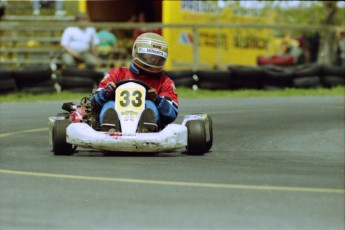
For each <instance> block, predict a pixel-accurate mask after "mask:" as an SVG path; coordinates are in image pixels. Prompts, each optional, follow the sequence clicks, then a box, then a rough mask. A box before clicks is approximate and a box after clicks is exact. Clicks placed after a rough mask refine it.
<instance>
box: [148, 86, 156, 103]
mask: <svg viewBox="0 0 345 230" xmlns="http://www.w3.org/2000/svg"><path fill="white" fill-rule="evenodd" d="M157 98H158V94H157V92H156V90H155V89H154V88H151V89H149V90H147V92H146V99H147V100H150V101H152V102H156V101H157Z"/></svg>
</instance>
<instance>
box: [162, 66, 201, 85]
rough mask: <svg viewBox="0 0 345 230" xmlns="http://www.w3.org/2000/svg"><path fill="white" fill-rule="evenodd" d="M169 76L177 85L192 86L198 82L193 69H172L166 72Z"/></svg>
mask: <svg viewBox="0 0 345 230" xmlns="http://www.w3.org/2000/svg"><path fill="white" fill-rule="evenodd" d="M166 74H167V76H168V77H170V79H171V80H173V82H174V84H175V86H176V87H179V86H184V87H192V86H193V85H194V84H196V82H197V81H196V79H195V78H193V75H194V71H193V70H171V71H167V72H166Z"/></svg>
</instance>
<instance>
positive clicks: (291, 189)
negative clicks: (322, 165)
mask: <svg viewBox="0 0 345 230" xmlns="http://www.w3.org/2000/svg"><path fill="white" fill-rule="evenodd" d="M0 174H11V175H21V176H36V177H49V178H59V179H70V180H89V181H106V182H114V183H131V184H146V185H165V186H182V187H199V188H218V189H243V190H266V191H283V192H317V193H340V194H344V193H345V190H344V189H332V188H330V189H327V188H304V187H283V186H261V185H236V184H214V183H198V182H182V181H163V180H143V179H129V178H112V177H92V176H77V175H66V174H55V173H39V172H27V171H16V170H6V169H0Z"/></svg>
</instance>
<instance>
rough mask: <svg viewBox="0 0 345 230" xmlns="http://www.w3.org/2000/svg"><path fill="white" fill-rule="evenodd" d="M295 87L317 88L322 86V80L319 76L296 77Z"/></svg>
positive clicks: (294, 80)
mask: <svg viewBox="0 0 345 230" xmlns="http://www.w3.org/2000/svg"><path fill="white" fill-rule="evenodd" d="M293 86H294V87H295V88H315V87H319V86H321V80H320V77H319V76H305V77H295V78H294V79H293Z"/></svg>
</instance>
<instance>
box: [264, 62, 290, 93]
mask: <svg viewBox="0 0 345 230" xmlns="http://www.w3.org/2000/svg"><path fill="white" fill-rule="evenodd" d="M262 69H263V71H264V77H263V85H264V88H265V89H270V88H291V87H293V79H294V72H293V70H292V69H291V68H290V67H281V66H272V65H268V66H263V67H262Z"/></svg>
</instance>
